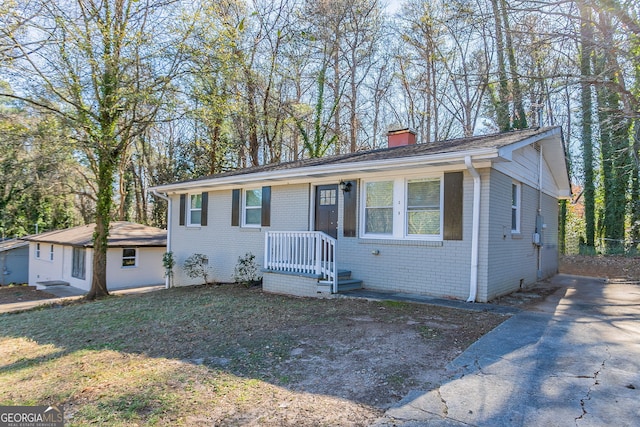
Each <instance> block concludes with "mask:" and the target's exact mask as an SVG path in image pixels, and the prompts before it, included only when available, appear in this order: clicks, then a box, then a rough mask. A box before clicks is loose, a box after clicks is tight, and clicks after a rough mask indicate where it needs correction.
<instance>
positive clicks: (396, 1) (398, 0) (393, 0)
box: [386, 0, 402, 15]
mask: <svg viewBox="0 0 640 427" xmlns="http://www.w3.org/2000/svg"><path fill="white" fill-rule="evenodd" d="M386 3H387V4H388V5H387V7H386V10H387V12H388V13H389V14H390V15H391V14H394V13H396V12H398V11H399V10H400V6H402V0H387V1H386Z"/></svg>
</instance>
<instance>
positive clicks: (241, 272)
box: [233, 252, 262, 287]
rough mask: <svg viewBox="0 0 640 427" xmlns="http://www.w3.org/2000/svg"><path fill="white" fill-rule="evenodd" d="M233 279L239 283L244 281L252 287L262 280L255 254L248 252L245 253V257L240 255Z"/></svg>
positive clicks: (244, 283) (245, 284) (247, 285)
mask: <svg viewBox="0 0 640 427" xmlns="http://www.w3.org/2000/svg"><path fill="white" fill-rule="evenodd" d="M233 280H235V281H236V282H237V283H242V284H243V285H244V286H246V287H250V286H251V285H254V284H256V283H258V282H260V280H262V277H261V276H260V274H259V269H258V264H256V256H255V255H254V254H252V253H251V252H247V253H246V254H244V257H238V263H237V264H236V268H235V270H234V273H233Z"/></svg>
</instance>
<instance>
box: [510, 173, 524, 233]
mask: <svg viewBox="0 0 640 427" xmlns="http://www.w3.org/2000/svg"><path fill="white" fill-rule="evenodd" d="M521 193H522V185H521V184H520V183H519V182H513V183H511V232H512V233H519V232H520V204H521Z"/></svg>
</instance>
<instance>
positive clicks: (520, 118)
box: [500, 0, 527, 129]
mask: <svg viewBox="0 0 640 427" xmlns="http://www.w3.org/2000/svg"><path fill="white" fill-rule="evenodd" d="M500 4H501V9H502V24H503V25H504V35H505V42H506V48H507V56H508V57H509V71H510V73H511V85H512V88H513V109H514V113H513V129H526V128H527V113H526V112H525V111H524V105H523V103H522V89H521V88H520V79H519V78H518V66H517V64H516V54H515V51H514V50H513V41H512V37H511V28H510V27H509V15H508V14H507V2H506V0H500Z"/></svg>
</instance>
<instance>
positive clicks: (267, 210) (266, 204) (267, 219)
mask: <svg viewBox="0 0 640 427" xmlns="http://www.w3.org/2000/svg"><path fill="white" fill-rule="evenodd" d="M260 223H261V225H262V226H265V227H269V226H270V225H271V187H262V220H261V221H260Z"/></svg>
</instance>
